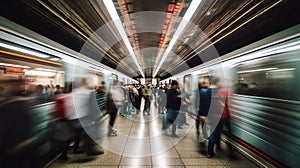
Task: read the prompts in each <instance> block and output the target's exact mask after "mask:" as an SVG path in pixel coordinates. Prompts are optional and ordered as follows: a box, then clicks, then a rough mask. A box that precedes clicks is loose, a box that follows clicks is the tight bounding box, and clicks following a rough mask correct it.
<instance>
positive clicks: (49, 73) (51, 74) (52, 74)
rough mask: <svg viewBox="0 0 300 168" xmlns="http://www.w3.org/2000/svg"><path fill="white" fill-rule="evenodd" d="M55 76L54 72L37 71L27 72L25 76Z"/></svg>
mask: <svg viewBox="0 0 300 168" xmlns="http://www.w3.org/2000/svg"><path fill="white" fill-rule="evenodd" d="M55 74H56V73H54V72H46V71H36V70H31V71H27V72H25V75H32V76H54V75H55Z"/></svg>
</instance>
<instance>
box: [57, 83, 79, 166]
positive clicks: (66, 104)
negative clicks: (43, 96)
mask: <svg viewBox="0 0 300 168" xmlns="http://www.w3.org/2000/svg"><path fill="white" fill-rule="evenodd" d="M53 100H54V101H56V106H55V111H54V112H53V114H52V117H53V118H54V120H55V130H54V138H55V139H56V140H57V141H58V143H59V148H60V149H61V154H60V156H59V157H58V159H59V160H68V159H69V158H68V155H67V153H68V149H69V146H70V144H71V143H72V142H73V141H74V146H73V153H75V154H81V153H84V151H83V150H82V149H81V148H80V134H78V133H79V132H77V131H78V126H75V127H74V125H72V124H70V122H72V123H74V120H69V115H71V114H72V113H75V106H74V103H73V97H72V84H70V85H68V86H66V87H65V90H64V93H60V94H56V95H55V96H54V98H53ZM80 131H82V130H80Z"/></svg>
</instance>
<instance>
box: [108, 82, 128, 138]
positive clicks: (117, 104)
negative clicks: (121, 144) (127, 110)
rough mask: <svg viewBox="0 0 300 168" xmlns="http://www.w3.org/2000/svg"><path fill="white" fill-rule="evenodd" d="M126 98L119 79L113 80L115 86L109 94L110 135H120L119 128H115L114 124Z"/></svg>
mask: <svg viewBox="0 0 300 168" xmlns="http://www.w3.org/2000/svg"><path fill="white" fill-rule="evenodd" d="M124 100H125V96H124V92H123V89H122V88H121V84H120V82H119V81H117V80H115V81H113V86H112V87H111V89H110V91H109V92H108V94H107V105H106V107H107V109H106V111H107V113H108V114H109V116H110V118H109V125H108V132H107V135H108V136H118V134H117V130H116V129H114V124H115V121H116V118H117V114H118V110H120V108H121V107H122V103H123V102H124Z"/></svg>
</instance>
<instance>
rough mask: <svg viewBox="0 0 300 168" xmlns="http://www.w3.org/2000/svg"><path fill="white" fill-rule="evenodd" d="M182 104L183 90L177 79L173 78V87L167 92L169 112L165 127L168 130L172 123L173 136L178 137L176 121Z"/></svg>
mask: <svg viewBox="0 0 300 168" xmlns="http://www.w3.org/2000/svg"><path fill="white" fill-rule="evenodd" d="M180 105H181V92H180V89H179V84H178V82H177V81H176V80H172V82H171V89H170V90H169V91H168V92H167V104H166V108H167V112H166V118H165V119H166V121H165V122H166V123H165V124H166V125H165V126H163V129H164V130H166V129H167V128H168V126H169V125H172V137H176V138H178V136H177V135H176V123H175V120H176V118H177V116H178V113H179V110H180Z"/></svg>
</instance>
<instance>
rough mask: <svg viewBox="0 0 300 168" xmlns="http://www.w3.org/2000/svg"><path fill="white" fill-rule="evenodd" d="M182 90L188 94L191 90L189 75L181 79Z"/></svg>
mask: <svg viewBox="0 0 300 168" xmlns="http://www.w3.org/2000/svg"><path fill="white" fill-rule="evenodd" d="M183 85H184V90H185V91H186V92H187V93H189V92H190V90H191V75H185V76H184V78H183Z"/></svg>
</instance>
